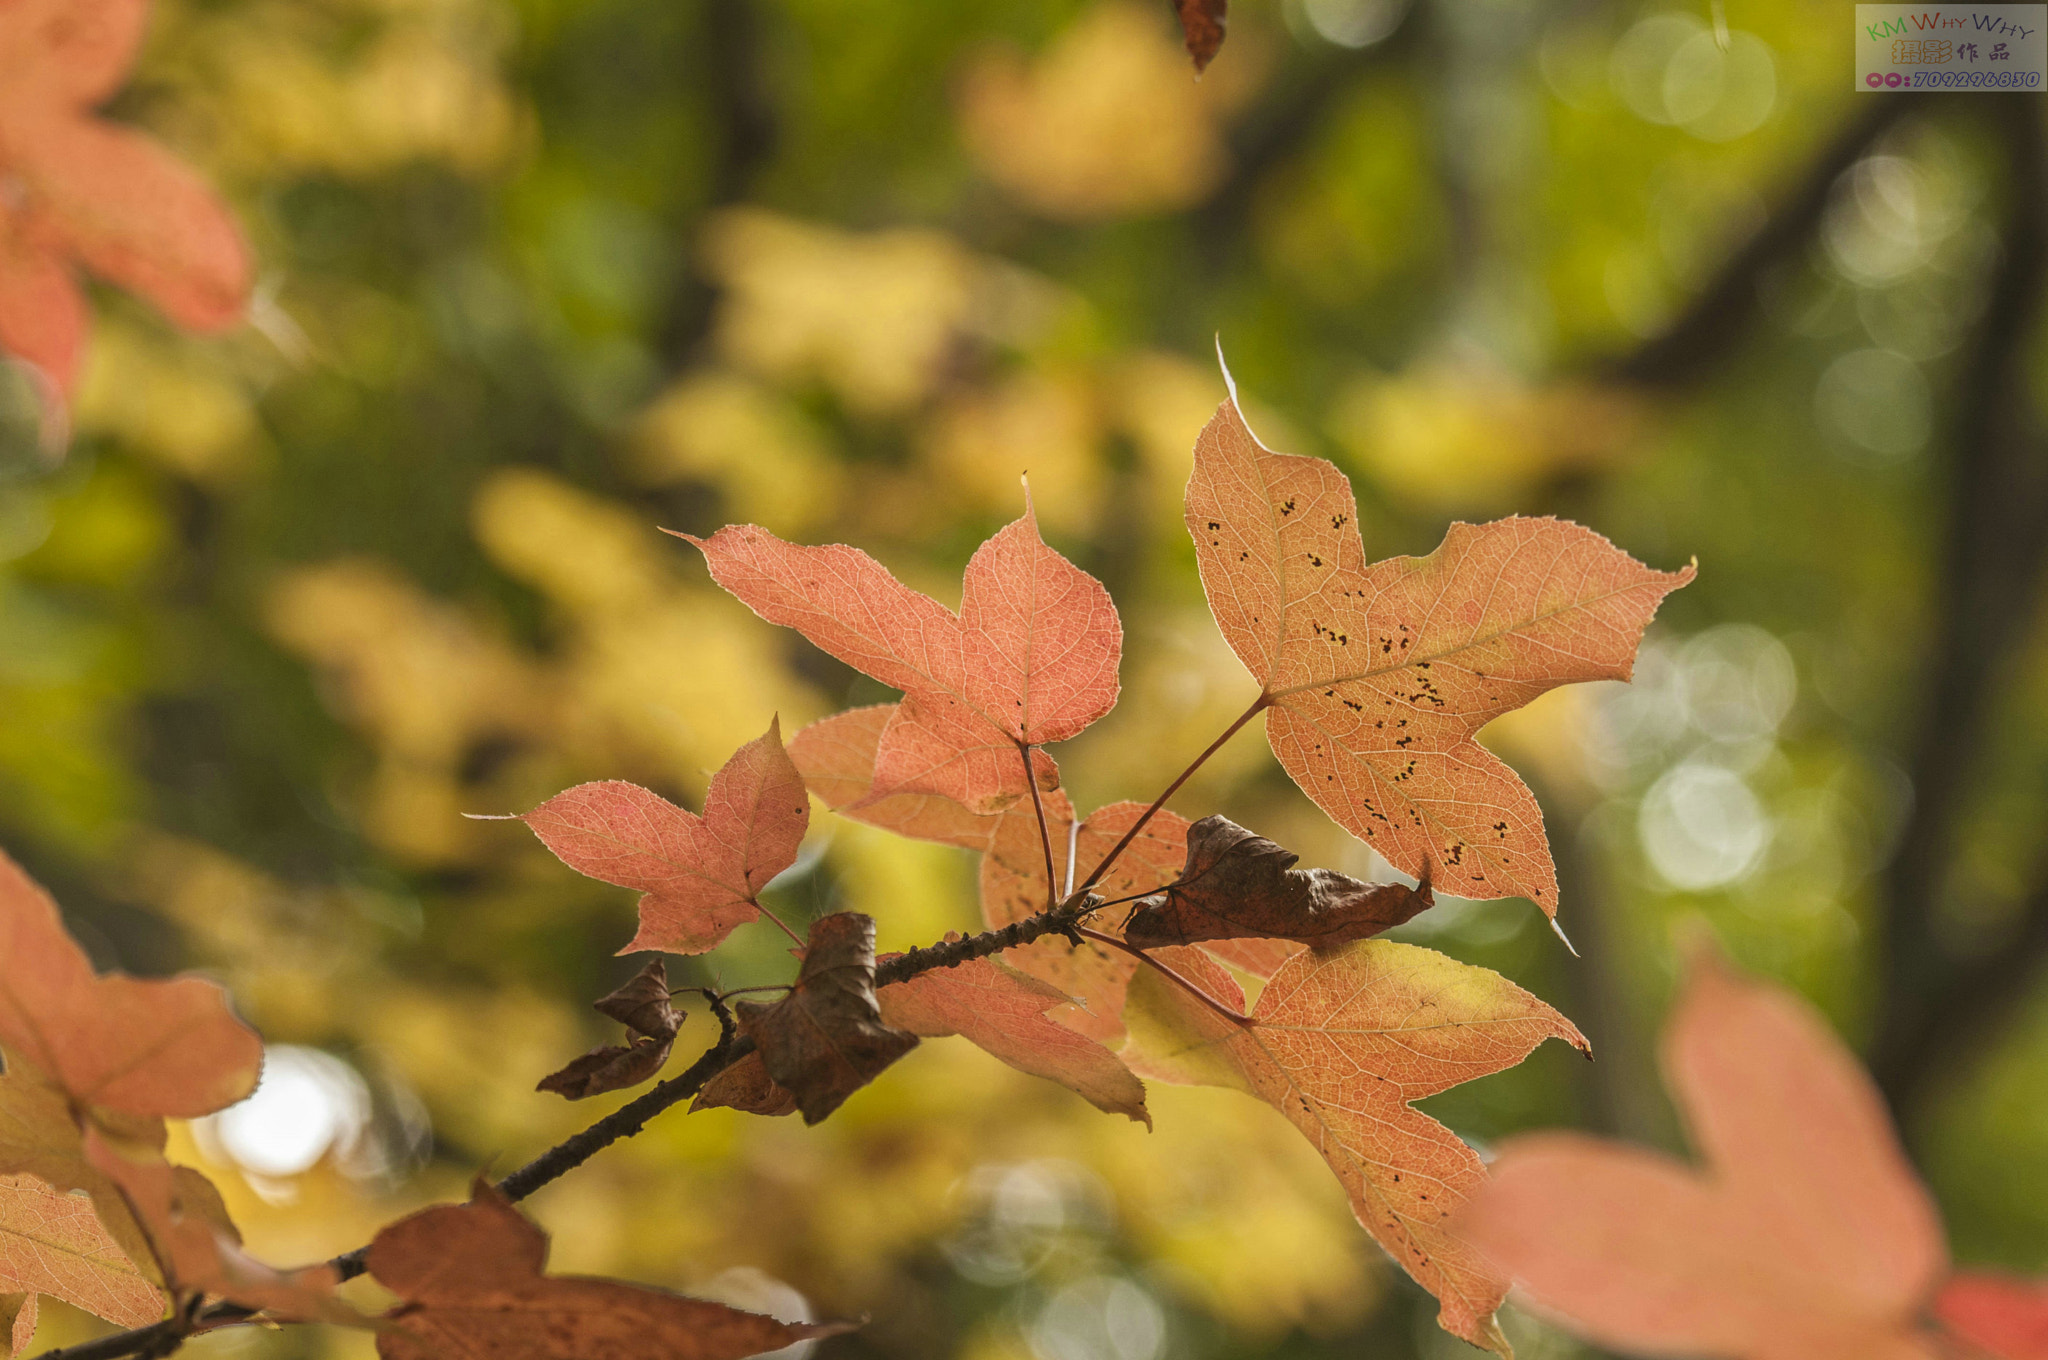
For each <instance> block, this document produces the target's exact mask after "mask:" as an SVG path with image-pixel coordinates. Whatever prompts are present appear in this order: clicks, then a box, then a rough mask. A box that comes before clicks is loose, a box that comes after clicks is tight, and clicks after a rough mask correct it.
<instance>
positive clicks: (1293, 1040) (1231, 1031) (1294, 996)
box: [1124, 940, 1586, 1355]
mask: <svg viewBox="0 0 2048 1360" xmlns="http://www.w3.org/2000/svg"><path fill="white" fill-rule="evenodd" d="M1176 955H1177V956H1176V957H1175V959H1174V966H1175V968H1176V969H1177V970H1179V971H1181V972H1182V973H1183V974H1184V975H1185V976H1188V977H1189V978H1190V979H1191V980H1192V981H1194V982H1196V983H1198V984H1199V985H1201V986H1202V988H1203V990H1205V991H1207V992H1208V993H1209V994H1210V995H1211V996H1214V997H1217V998H1219V999H1220V1000H1222V1001H1224V1002H1226V1003H1229V1004H1235V1005H1241V1004H1242V999H1243V993H1242V992H1240V991H1239V990H1238V988H1237V984H1236V983H1235V982H1233V981H1232V980H1231V979H1230V978H1229V977H1228V976H1227V975H1225V974H1224V972H1223V970H1222V969H1221V968H1218V967H1216V965H1214V964H1213V963H1208V962H1206V961H1205V960H1204V959H1203V956H1202V955H1201V954H1200V953H1198V952H1196V951H1194V950H1180V951H1176ZM1126 1014H1127V1017H1128V1018H1129V1020H1130V1024H1131V1043H1130V1045H1129V1046H1127V1047H1126V1048H1125V1050H1124V1057H1125V1059H1126V1061H1128V1062H1129V1063H1130V1064H1131V1066H1132V1067H1133V1068H1134V1069H1135V1070H1136V1071H1137V1072H1138V1073H1139V1074H1140V1075H1141V1076H1147V1077H1157V1078H1159V1079H1160V1080H1164V1081H1177V1082H1183V1083H1189V1084H1197V1085H1205V1086H1228V1087H1233V1088H1235V1089H1238V1090H1242V1091H1247V1092H1249V1093H1250V1094H1252V1095H1255V1096H1257V1097H1258V1098H1259V1099H1261V1100H1263V1101H1265V1102H1266V1103H1267V1104H1269V1105H1271V1106H1273V1108H1274V1109H1276V1110H1278V1111H1280V1113H1281V1114H1283V1115H1285V1116H1286V1117H1287V1119H1288V1121H1289V1122H1290V1123H1292V1124H1293V1125H1294V1126H1295V1127H1296V1128H1297V1129H1299V1130H1301V1132H1302V1134H1303V1136H1305V1137H1306V1138H1307V1139H1308V1140H1309V1142H1310V1143H1311V1144H1312V1145H1314V1147H1315V1149H1316V1151H1317V1152H1319V1153H1321V1154H1322V1157H1323V1160H1324V1161H1326V1162H1327V1163H1329V1166H1330V1169H1331V1170H1332V1171H1334V1172H1336V1173H1337V1179H1338V1180H1339V1181H1340V1182H1342V1183H1343V1186H1344V1190H1345V1193H1346V1194H1347V1195H1348V1196H1349V1197H1350V1200H1351V1210H1352V1213H1353V1214H1355V1215H1356V1216H1357V1218H1358V1221H1359V1223H1360V1224H1362V1225H1363V1226H1364V1227H1365V1230H1366V1231H1367V1232H1369V1233H1371V1234H1372V1236H1373V1238H1374V1239H1375V1240H1377V1241H1378V1242H1379V1244H1380V1245H1381V1246H1382V1247H1384V1248H1386V1250H1387V1253H1388V1254H1389V1255H1390V1256H1392V1257H1393V1258H1394V1259H1395V1260H1396V1261H1398V1262H1400V1264H1401V1267H1402V1269H1404V1270H1406V1271H1407V1272H1408V1273H1409V1275H1411V1276H1413V1277H1414V1279H1415V1281H1416V1283H1418V1284H1420V1285H1421V1286H1422V1287H1423V1288H1424V1289H1427V1290H1428V1291H1429V1292H1430V1293H1432V1294H1434V1295H1435V1296H1436V1298H1437V1300H1438V1303H1439V1304H1440V1307H1439V1310H1438V1313H1437V1319H1438V1321H1439V1322H1440V1323H1441V1324H1442V1325H1443V1327H1444V1330H1446V1331H1448V1332H1450V1333H1451V1334H1452V1335H1454V1336H1458V1337H1462V1338H1463V1339H1464V1340H1466V1341H1469V1342H1470V1343H1472V1344H1473V1345H1475V1346H1480V1347H1483V1348H1485V1349H1488V1350H1492V1351H1495V1352H1496V1353H1498V1354H1501V1355H1507V1354H1508V1353H1509V1351H1508V1344H1507V1340H1506V1338H1505V1337H1504V1336H1503V1335H1502V1334H1501V1332H1500V1328H1499V1326H1498V1324H1497V1323H1496V1322H1495V1321H1494V1317H1493V1314H1494V1310H1495V1309H1497V1308H1498V1307H1499V1306H1500V1302H1501V1300H1502V1299H1503V1298H1505V1297H1506V1295H1507V1288H1508V1283H1507V1278H1506V1276H1505V1275H1504V1274H1502V1273H1501V1272H1500V1271H1499V1270H1498V1269H1497V1268H1496V1267H1495V1266H1493V1265H1492V1264H1491V1263H1490V1262H1488V1261H1487V1260H1485V1259H1484V1258H1483V1257H1481V1256H1480V1255H1479V1253H1478V1252H1477V1251H1475V1250H1474V1249H1473V1248H1472V1247H1471V1246H1470V1245H1469V1244H1467V1243H1466V1242H1464V1241H1463V1240H1461V1239H1460V1238H1458V1237H1457V1236H1455V1235H1454V1234H1453V1233H1452V1231H1451V1229H1450V1225H1449V1224H1448V1223H1447V1222H1446V1220H1447V1219H1449V1218H1450V1216H1451V1214H1452V1213H1453V1212H1454V1211H1455V1210H1456V1209H1457V1208H1458V1207H1459V1206H1460V1205H1462V1204H1463V1203H1464V1202H1465V1200H1466V1199H1467V1197H1469V1196H1470V1195H1471V1194H1472V1193H1473V1192H1474V1191H1475V1190H1476V1189H1478V1187H1479V1186H1480V1185H1481V1184H1482V1183H1483V1182H1484V1181H1485V1179H1486V1169H1485V1167H1484V1166H1483V1165H1482V1164H1481V1163H1480V1160H1479V1155H1478V1154H1477V1153H1475V1152H1474V1151H1473V1150H1472V1149H1471V1148H1469V1147H1467V1146H1466V1145H1465V1144H1464V1143H1463V1142H1462V1141H1461V1140H1460V1139H1459V1138H1458V1136H1457V1135H1456V1134H1454V1133H1452V1132H1451V1131H1450V1130H1449V1129H1447V1128H1445V1127H1444V1126H1443V1125H1442V1124H1439V1123H1438V1122H1437V1121H1436V1120H1434V1119H1431V1118H1430V1117H1429V1116H1428V1115H1426V1114H1423V1113H1422V1112H1421V1111H1419V1110H1417V1109H1415V1108H1414V1106H1413V1102H1414V1101H1417V1100H1420V1099H1422V1098H1423V1097H1424V1096H1431V1095H1435V1094H1436V1093H1438V1092H1439V1091H1446V1090H1449V1089H1450V1088H1451V1087H1453V1086H1456V1085H1458V1084H1460V1083H1462V1082H1466V1081H1470V1080H1472V1079H1473V1078H1474V1077H1481V1076H1485V1075H1486V1074H1488V1073H1490V1072H1498V1071H1501V1070H1502V1069H1504V1068H1508V1067H1513V1066H1514V1065H1515V1064H1516V1063H1519V1062H1520V1061H1522V1059H1523V1058H1526V1057H1527V1056H1528V1055H1529V1053H1530V1052H1531V1051H1532V1050H1533V1049H1535V1047H1536V1046H1537V1045H1538V1044H1540V1043H1542V1042H1543V1041H1544V1040H1545V1039H1562V1040H1564V1041H1565V1042H1567V1043H1569V1044H1571V1045H1573V1046H1574V1047H1576V1048H1579V1049H1581V1050H1584V1049H1585V1048H1586V1040H1585V1038H1584V1036H1582V1035H1581V1034H1580V1033H1579V1032H1578V1030H1576V1029H1574V1028H1573V1027H1572V1024H1571V1022H1570V1021H1568V1020H1566V1019H1565V1018H1564V1017H1563V1016H1561V1015H1559V1014H1558V1013H1557V1012H1556V1011H1554V1010H1552V1009H1551V1008H1550V1007H1549V1006H1547V1005H1545V1004H1544V1003H1543V1002H1542V1001H1539V1000H1538V999H1537V998H1535V997H1533V996H1531V995H1530V994H1529V993H1527V992H1525V991H1523V990H1522V989H1521V988H1519V987H1517V986H1515V985H1514V984H1513V983H1511V982H1509V981H1508V980H1507V979H1506V978H1503V977H1501V976H1500V975H1499V974H1497V973H1493V972H1489V971H1488V970H1486V969H1484V968H1474V967H1471V966H1470V965H1468V964H1463V963H1459V962H1457V961H1456V960H1454V959H1449V958H1446V957H1444V956H1443V955H1442V954H1438V953H1435V952H1434V951H1432V950H1428V949H1419V948H1417V947H1415V946H1413V945H1405V944H1396V943H1394V942H1393V941H1391V940H1365V941H1361V942H1360V943H1358V944H1353V945H1347V946H1345V947H1344V948H1342V949H1340V950H1337V951H1335V952H1333V953H1327V954H1325V953H1320V952H1316V951H1310V950H1303V951H1302V952H1300V953H1298V954H1296V955H1295V956H1294V957H1293V958H1291V959H1289V960H1288V961H1287V962H1286V963H1285V964H1284V965H1282V966H1281V968H1280V971H1279V972H1277V973H1275V974H1274V975H1273V978H1272V981H1270V982H1268V983H1267V984H1266V988H1265V990H1264V991H1263V992H1261V993H1260V994H1259V1002H1258V1005H1257V1006H1256V1007H1254V1008H1253V1010H1252V1013H1251V1014H1250V1016H1248V1017H1246V1018H1245V1019H1244V1020H1242V1021H1237V1022H1233V1021H1231V1020H1228V1019H1225V1018H1224V1017H1222V1016H1221V1015H1218V1014H1217V1013H1216V1012H1215V1011H1214V1010H1212V1009H1210V1008H1209V1007H1207V1006H1205V1005H1202V1004H1201V1003H1200V1002H1198V1001H1196V1000H1195V999H1194V998H1192V997H1190V996H1189V995H1188V994H1187V993H1186V992H1185V991H1183V990H1181V989H1180V988H1179V987H1177V986H1174V985H1172V984H1171V983H1168V982H1165V981H1162V980H1161V979H1160V977H1159V976H1158V975H1157V974H1156V973H1153V972H1152V971H1151V970H1146V971H1144V972H1141V973H1140V974H1139V975H1138V977H1137V979H1136V980H1135V981H1134V982H1133V984H1132V987H1131V997H1130V1009H1129V1010H1128V1012H1127V1013H1126Z"/></svg>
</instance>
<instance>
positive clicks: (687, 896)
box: [520, 719, 811, 954]
mask: <svg viewBox="0 0 2048 1360" xmlns="http://www.w3.org/2000/svg"><path fill="white" fill-rule="evenodd" d="M520 820H521V821H524V822H525V823H526V824H527V825H528V826H529V827H531V828H533V833H534V834H535V835H536V836H539V837H540V838H541V840H542V842H543V843H545V844H546V845H547V847H548V849H550V850H552V851H554V852H555V854H556V855H557V856H558V857H560V859H561V861H562V862H563V863H564V864H566V865H568V866H569V867H570V868H572V869H574V870H575V871H576V872H577V873H579V874H586V875H588V876H589V877H591V878H595V879H599V880H602V881H603V882H606V883H616V884H618V885H619V886H620V887H622V888H638V889H639V890H640V891H641V893H642V894H643V896H642V897H641V898H640V930H639V933H638V934H636V935H634V937H633V939H632V942H631V943H630V944H628V945H627V946H626V947H625V948H624V949H621V950H620V951H619V952H620V953H621V954H630V953H632V952H633V951H635V950H640V949H659V950H663V951H666V952H667V953H670V954H701V953H703V952H704V951H705V950H707V949H711V948H714V947H716V946H717V944H718V942H719V941H721V940H723V939H724V938H725V937H726V936H727V935H729V934H731V933H732V932H733V930H734V929H735V928H737V927H739V926H742V925H745V924H746V923H747V922H749V921H753V920H758V919H759V918H760V915H761V907H760V903H759V902H758V901H757V900H756V899H757V898H758V897H759V895H760V892H761V889H763V888H765V887H767V886H768V882H769V880H770V879H772V878H774V877H775V876H776V875H777V874H779V873H781V872H782V871H783V870H784V869H787V868H788V867H789V866H790V865H791V864H793V863H795V862H796V852H797V847H798V845H800V844H801V843H802V841H803V838H804V832H805V830H806V829H807V828H808V827H809V826H810V822H811V806H810V800H809V799H807V798H805V797H804V781H803V776H802V775H800V774H798V773H797V769H796V766H794V765H792V764H791V763H790V760H789V756H788V754H787V753H786V752H785V751H784V750H783V749H782V724H781V721H780V719H777V720H775V721H772V722H770V723H769V724H768V731H767V732H766V733H764V734H763V735H762V736H759V737H757V738H755V739H754V740H753V741H750V742H748V743H747V744H746V745H745V746H742V747H741V748H740V749H739V750H738V751H736V752H734V753H733V757H732V759H731V760H728V761H727V762H725V765H724V766H723V767H722V768H721V769H720V770H719V771H718V773H717V774H715V775H713V776H712V778H711V788H710V791H709V792H708V793H707V794H706V795H705V797H704V815H703V816H702V817H699V816H697V815H696V814H695V813H692V812H686V811H684V810H683V809H682V808H679V807H677V806H676V805H675V804H674V803H671V802H669V801H668V800H667V799H666V798H663V797H661V796H660V795H659V794H656V793H651V792H649V791H648V790H646V789H643V788H641V787H640V786H639V785H637V784H628V783H625V782H623V781H621V780H616V779H607V780H600V781H598V782H596V783H592V784H578V785H577V786H576V787H575V788H573V789H569V790H568V791H566V792H564V793H558V794H556V795H555V796H554V797H553V798H550V799H548V801H547V802H545V803H542V804H541V805H540V806H539V807H537V808H535V809H534V810H533V811H531V812H529V813H527V814H526V815H525V816H524V817H522V818H521V819H520Z"/></svg>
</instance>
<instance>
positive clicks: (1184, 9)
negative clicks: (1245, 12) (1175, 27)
mask: <svg viewBox="0 0 2048 1360" xmlns="http://www.w3.org/2000/svg"><path fill="white" fill-rule="evenodd" d="M1173 9H1174V13H1175V14H1177V15H1179V16H1180V31H1181V34H1182V36H1183V37H1185V38H1186V39H1187V44H1188V55H1189V56H1191V57H1193V58H1194V59H1195V74H1196V75H1200V74H1201V73H1202V72H1204V71H1206V70H1208V69H1209V63H1210V62H1212V61H1214V60H1215V59H1216V54H1217V53H1218V52H1220V51H1222V50H1223V27H1224V20H1225V19H1226V18H1227V17H1228V12H1229V9H1230V0H1174V4H1173Z"/></svg>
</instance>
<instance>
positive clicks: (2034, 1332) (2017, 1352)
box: [1934, 1271, 2048, 1360]
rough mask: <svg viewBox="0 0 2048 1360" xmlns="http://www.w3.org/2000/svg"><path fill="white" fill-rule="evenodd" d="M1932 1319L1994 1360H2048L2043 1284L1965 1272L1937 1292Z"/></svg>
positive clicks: (2046, 1285) (2047, 1294) (2046, 1287)
mask: <svg viewBox="0 0 2048 1360" xmlns="http://www.w3.org/2000/svg"><path fill="white" fill-rule="evenodd" d="M1934 1315H1935V1316H1936V1317H1938V1318H1940V1319H1941V1321H1942V1324H1943V1325H1944V1326H1946V1327H1947V1328H1948V1329H1949V1330H1950V1331H1951V1332H1954V1333H1955V1334H1956V1335H1957V1336H1959V1337H1961V1338H1962V1339H1963V1340H1965V1341H1967V1342H1969V1343H1970V1344H1971V1345H1972V1346H1975V1347H1976V1348H1977V1349H1979V1350H1981V1351H1983V1352H1985V1353H1986V1354H1987V1355H1991V1356H1994V1357H1996V1360H2048V1281H2042V1280H2016V1279H2012V1278H2010V1277H2008V1276H2004V1275H1991V1274H1985V1273H1982V1272H1974V1271H1964V1272H1961V1273H1959V1274H1957V1275H1956V1276H1955V1278H1953V1279H1951V1280H1950V1281H1949V1282H1948V1283H1947V1284H1946V1285H1944V1286H1942V1290H1941V1294H1940V1296H1939V1297H1938V1298H1936V1299H1935V1301H1934Z"/></svg>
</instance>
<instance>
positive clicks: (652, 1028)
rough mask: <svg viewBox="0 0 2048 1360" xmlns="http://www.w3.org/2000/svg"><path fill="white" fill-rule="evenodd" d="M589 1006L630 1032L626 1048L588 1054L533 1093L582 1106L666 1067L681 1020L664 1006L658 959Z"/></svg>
mask: <svg viewBox="0 0 2048 1360" xmlns="http://www.w3.org/2000/svg"><path fill="white" fill-rule="evenodd" d="M593 1005H594V1006H595V1007H596V1009H597V1011H598V1012H599V1013H600V1014H603V1015H608V1016H610V1017H611V1018H612V1019H614V1020H617V1021H618V1022H619V1023H620V1024H622V1025H624V1026H625V1027H626V1028H627V1029H628V1030H630V1031H632V1033H630V1034H629V1035H627V1037H626V1042H625V1043H624V1044H606V1045H605V1046H603V1047H602V1048H593V1049H591V1050H590V1051H589V1052H588V1053H585V1054H584V1055H583V1056H582V1057H580V1058H577V1059H575V1060H574V1061H573V1062H571V1063H570V1064H569V1065H568V1066H566V1067H564V1068H562V1069H561V1070H560V1071H559V1072H551V1073H549V1074H548V1075H547V1076H545V1077H542V1078H541V1079H540V1084H539V1085H538V1086H536V1087H535V1088H534V1089H535V1090H537V1091H552V1092H554V1093H555V1094H556V1095H558V1096H562V1097H564V1098H566V1099H568V1100H583V1099H586V1098H587V1097H590V1096H595V1095H602V1094H604V1093H605V1092H606V1091H622V1090H624V1089H626V1088H627V1087H629V1086H638V1085H639V1084H640V1083H641V1082H643V1081H646V1080H647V1079H648V1078H650V1077H652V1076H653V1075H654V1074H655V1073H657V1072H659V1071H661V1069H662V1066H663V1064H665V1063H666V1062H668V1055H669V1050H670V1049H671V1048H673V1047H675V1038H676V1031H677V1030H679V1029H681V1028H682V1024H683V1017H682V1014H681V1013H680V1012H679V1011H677V1010H676V1008H675V1007H674V1006H672V1005H671V1004H669V998H668V970H667V969H666V968H664V967H663V966H662V962H661V960H660V959H656V960H654V961H653V962H652V963H649V964H648V965H647V966H646V967H645V968H642V969H641V970H640V971H639V972H637V973H635V974H634V975H633V976H632V977H631V978H630V979H628V980H627V981H626V982H625V983H624V984H623V985H622V986H620V987H619V988H618V990H616V991H614V992H612V993H611V994H610V995H609V996H605V997H601V998H599V999H598V1000H597V1001H596V1002H594V1003H593Z"/></svg>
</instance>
